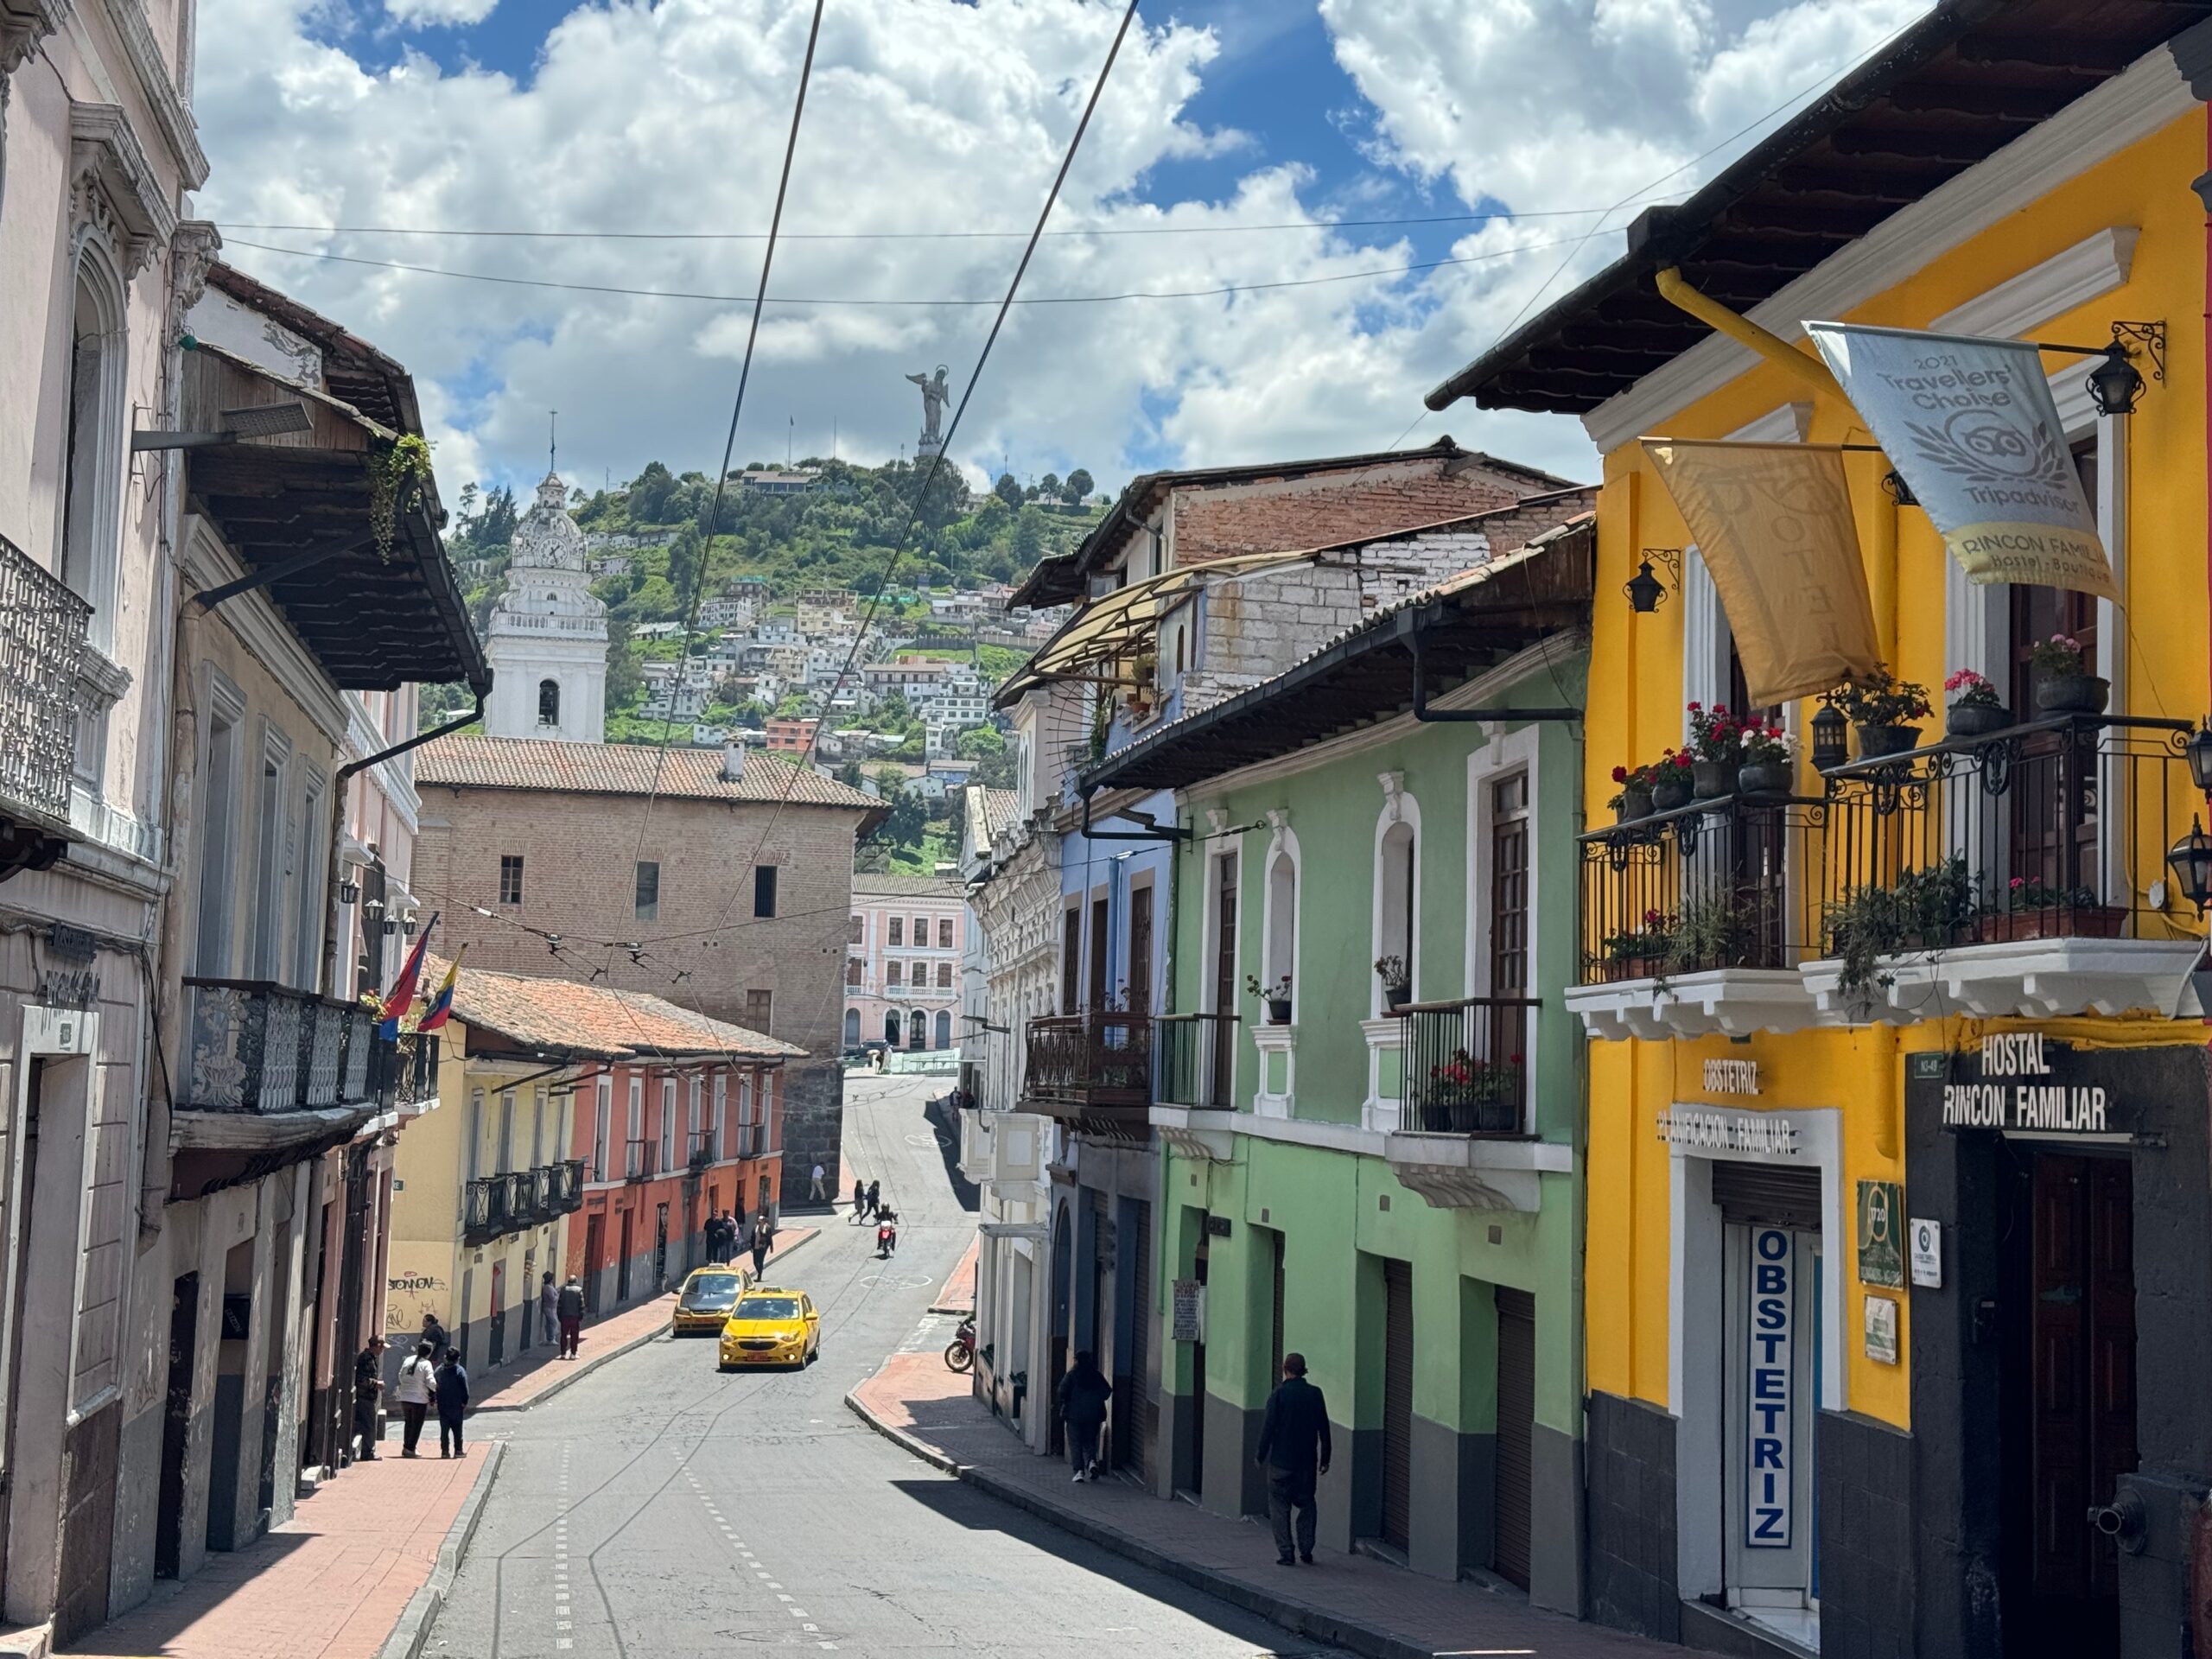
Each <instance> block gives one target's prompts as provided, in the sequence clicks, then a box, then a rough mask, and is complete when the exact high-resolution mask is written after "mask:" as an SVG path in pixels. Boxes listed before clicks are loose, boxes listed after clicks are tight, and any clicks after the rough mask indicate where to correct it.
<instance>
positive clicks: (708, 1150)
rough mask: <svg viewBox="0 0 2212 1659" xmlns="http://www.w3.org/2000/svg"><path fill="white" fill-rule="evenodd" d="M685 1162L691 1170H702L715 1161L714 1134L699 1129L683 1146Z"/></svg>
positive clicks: (709, 1130) (710, 1130)
mask: <svg viewBox="0 0 2212 1659" xmlns="http://www.w3.org/2000/svg"><path fill="white" fill-rule="evenodd" d="M684 1150H685V1158H686V1161H687V1162H688V1163H689V1164H690V1166H691V1167H692V1168H693V1169H695V1170H696V1169H704V1168H705V1167H706V1166H708V1165H709V1164H711V1163H713V1162H714V1161H715V1132H714V1131H713V1130H712V1129H701V1130H699V1131H698V1132H697V1133H696V1134H695V1135H692V1136H691V1138H690V1141H689V1142H688V1143H687V1144H686V1146H685V1149H684Z"/></svg>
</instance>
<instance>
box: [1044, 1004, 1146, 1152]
mask: <svg viewBox="0 0 2212 1659" xmlns="http://www.w3.org/2000/svg"><path fill="white" fill-rule="evenodd" d="M1024 1040H1025V1044H1026V1046H1027V1051H1028V1072H1027V1096H1028V1099H1029V1102H1030V1104H1031V1107H1032V1109H1035V1110H1037V1111H1040V1112H1045V1113H1047V1114H1049V1115H1051V1116H1055V1117H1060V1118H1065V1119H1070V1120H1072V1121H1073V1122H1074V1125H1075V1127H1076V1128H1077V1130H1078V1131H1080V1132H1081V1133H1083V1134H1085V1135H1094V1136H1097V1137H1099V1138H1101V1139H1119V1140H1136V1141H1141V1140H1143V1139H1144V1138H1145V1137H1146V1135H1147V1134H1148V1133H1149V1129H1148V1126H1147V1119H1146V1113H1147V1110H1148V1109H1149V1108H1150V1104H1151V1101H1152V1018H1151V1016H1150V1015H1149V1014H1122V1013H1116V1012H1115V1011H1114V1010H1111V1009H1106V1010H1102V1011H1100V1012H1097V1013H1092V1014H1049V1015H1043V1016H1040V1017H1039V1018H1037V1019H1034V1020H1030V1021H1029V1023H1028V1025H1027V1027H1025V1028H1024Z"/></svg>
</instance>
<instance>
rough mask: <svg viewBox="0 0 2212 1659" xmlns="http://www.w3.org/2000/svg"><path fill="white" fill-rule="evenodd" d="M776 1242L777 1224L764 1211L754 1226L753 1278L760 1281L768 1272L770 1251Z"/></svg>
mask: <svg viewBox="0 0 2212 1659" xmlns="http://www.w3.org/2000/svg"><path fill="white" fill-rule="evenodd" d="M775 1242H776V1227H775V1224H774V1223H773V1222H772V1221H771V1220H769V1218H768V1212H767V1211H766V1210H763V1211H761V1212H760V1217H759V1218H758V1219H757V1220H755V1221H754V1222H753V1278H754V1279H755V1280H758V1279H759V1278H760V1275H761V1274H764V1273H766V1272H767V1271H768V1249H769V1247H770V1246H771V1245H772V1244H773V1243H775Z"/></svg>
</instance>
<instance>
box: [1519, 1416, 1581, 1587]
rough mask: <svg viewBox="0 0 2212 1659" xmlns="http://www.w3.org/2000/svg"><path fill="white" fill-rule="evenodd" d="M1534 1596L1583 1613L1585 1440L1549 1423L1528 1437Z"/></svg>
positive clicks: (1530, 1576)
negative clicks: (1529, 1438)
mask: <svg viewBox="0 0 2212 1659" xmlns="http://www.w3.org/2000/svg"><path fill="white" fill-rule="evenodd" d="M1529 1451H1530V1454H1531V1455H1530V1462H1531V1465H1532V1466H1531V1468H1530V1470H1529V1487H1530V1490H1529V1600H1530V1601H1531V1602H1532V1603H1534V1604H1535V1605H1537V1606H1539V1607H1547V1608H1549V1609H1550V1610H1551V1611H1553V1612H1555V1613H1565V1614H1567V1617H1569V1618H1581V1617H1582V1598H1583V1581H1582V1580H1583V1570H1582V1555H1583V1538H1582V1490H1583V1478H1584V1476H1583V1458H1582V1442H1581V1441H1580V1440H1576V1439H1574V1438H1573V1436H1571V1435H1567V1434H1562V1433H1560V1432H1559V1431H1558V1430H1557V1429H1555V1428H1553V1427H1550V1426H1549V1425H1548V1424H1545V1423H1538V1424H1537V1425H1536V1426H1535V1437H1534V1439H1533V1440H1531V1441H1530V1443H1529Z"/></svg>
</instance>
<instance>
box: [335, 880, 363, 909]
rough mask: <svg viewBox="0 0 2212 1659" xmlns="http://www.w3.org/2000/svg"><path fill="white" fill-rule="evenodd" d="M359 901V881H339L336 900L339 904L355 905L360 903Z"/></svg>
mask: <svg viewBox="0 0 2212 1659" xmlns="http://www.w3.org/2000/svg"><path fill="white" fill-rule="evenodd" d="M360 901H361V886H360V883H359V882H358V881H340V883H339V884H338V902H339V903H340V904H341V905H357V904H359V903H360Z"/></svg>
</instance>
